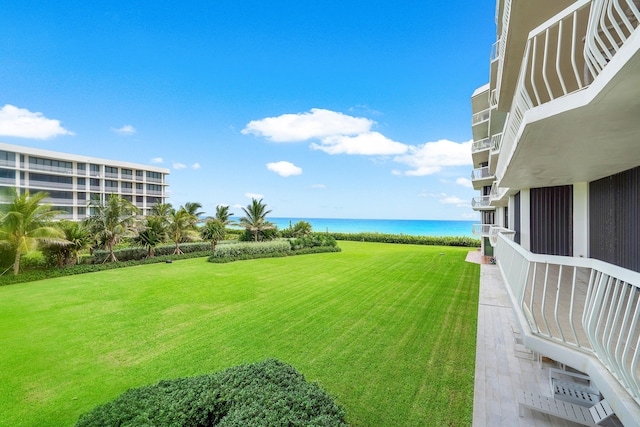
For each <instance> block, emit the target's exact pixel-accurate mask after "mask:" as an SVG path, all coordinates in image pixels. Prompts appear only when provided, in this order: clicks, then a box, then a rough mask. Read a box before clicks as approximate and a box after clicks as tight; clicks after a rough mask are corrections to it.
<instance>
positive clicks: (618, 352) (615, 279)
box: [495, 236, 640, 425]
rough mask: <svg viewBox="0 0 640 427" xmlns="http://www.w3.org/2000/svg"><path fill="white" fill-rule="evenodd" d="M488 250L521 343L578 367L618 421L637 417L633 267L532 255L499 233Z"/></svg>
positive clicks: (637, 310)
mask: <svg viewBox="0 0 640 427" xmlns="http://www.w3.org/2000/svg"><path fill="white" fill-rule="evenodd" d="M495 256H496V259H497V263H498V266H499V268H500V270H501V272H502V276H503V278H504V279H505V284H506V287H507V291H508V293H509V297H510V299H511V301H512V303H513V307H514V309H515V312H516V318H517V320H518V323H519V324H520V328H521V330H522V338H523V342H524V344H525V345H526V346H527V347H528V348H530V349H531V350H534V351H536V352H539V353H541V354H544V355H546V356H549V357H551V358H552V359H554V360H556V361H558V362H560V363H566V364H568V365H570V366H575V367H579V369H580V370H582V371H583V372H585V373H587V374H588V375H589V376H590V377H591V379H592V380H593V381H594V382H595V383H596V385H597V386H598V388H599V389H600V391H601V392H602V394H603V395H604V397H605V399H607V401H608V402H609V403H610V404H611V406H612V408H613V409H614V411H615V413H616V415H618V417H619V418H620V420H621V421H622V422H623V423H624V424H625V425H637V420H639V419H640V367H639V366H638V365H639V361H640V346H638V342H640V273H636V272H633V271H630V270H627V269H624V268H621V267H617V266H615V265H612V264H608V263H605V262H602V261H598V260H595V259H590V258H572V257H560V256H551V255H540V254H532V253H531V252H529V251H526V250H525V249H523V248H522V247H521V246H520V245H517V244H515V243H514V242H512V241H510V240H509V239H507V238H506V237H504V236H499V237H498V238H497V244H496V247H495Z"/></svg>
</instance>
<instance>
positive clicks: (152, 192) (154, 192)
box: [147, 190, 162, 196]
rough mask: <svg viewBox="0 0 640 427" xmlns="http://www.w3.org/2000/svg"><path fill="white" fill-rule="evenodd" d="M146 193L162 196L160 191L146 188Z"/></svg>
mask: <svg viewBox="0 0 640 427" xmlns="http://www.w3.org/2000/svg"><path fill="white" fill-rule="evenodd" d="M147 195H149V196H162V191H158V190H147Z"/></svg>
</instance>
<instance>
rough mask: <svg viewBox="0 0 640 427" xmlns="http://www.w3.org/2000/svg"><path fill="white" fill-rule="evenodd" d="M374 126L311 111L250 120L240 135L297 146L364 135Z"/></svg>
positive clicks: (346, 116) (336, 115)
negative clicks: (313, 141) (340, 136)
mask: <svg viewBox="0 0 640 427" xmlns="http://www.w3.org/2000/svg"><path fill="white" fill-rule="evenodd" d="M374 124H375V122H374V121H372V120H369V119H365V118H362V117H352V116H348V115H346V114H342V113H337V112H335V111H330V110H323V109H320V108H312V109H311V111H310V112H308V113H298V114H283V115H281V116H278V117H267V118H264V119H262V120H253V121H251V122H249V124H248V125H247V126H246V127H245V128H244V129H243V130H242V133H243V134H244V135H248V134H253V135H258V136H262V137H265V138H267V139H269V140H270V141H273V142H301V141H307V140H309V139H317V138H319V139H322V138H325V137H328V136H334V135H357V134H360V133H363V132H368V131H369V130H370V129H371V126H373V125H374Z"/></svg>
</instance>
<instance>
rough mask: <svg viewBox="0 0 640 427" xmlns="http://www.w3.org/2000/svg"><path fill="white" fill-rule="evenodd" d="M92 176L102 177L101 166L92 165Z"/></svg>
mask: <svg viewBox="0 0 640 427" xmlns="http://www.w3.org/2000/svg"><path fill="white" fill-rule="evenodd" d="M90 171H91V176H100V165H94V164H93V163H92V164H91V165H90Z"/></svg>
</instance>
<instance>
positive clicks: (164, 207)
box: [150, 202, 173, 220]
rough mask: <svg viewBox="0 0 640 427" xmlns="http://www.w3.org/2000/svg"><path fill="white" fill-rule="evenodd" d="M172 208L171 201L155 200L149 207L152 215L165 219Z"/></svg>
mask: <svg viewBox="0 0 640 427" xmlns="http://www.w3.org/2000/svg"><path fill="white" fill-rule="evenodd" d="M172 209H173V206H171V203H160V202H157V203H156V204H155V205H153V207H152V208H151V212H150V214H151V215H152V216H157V217H161V218H164V219H165V220H166V219H167V218H168V217H169V214H170V213H171V210H172Z"/></svg>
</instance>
